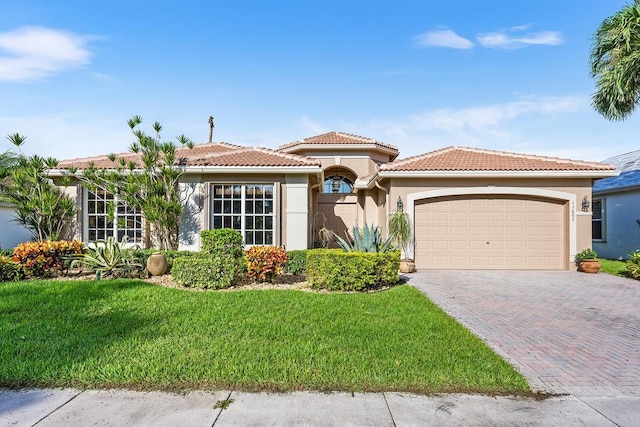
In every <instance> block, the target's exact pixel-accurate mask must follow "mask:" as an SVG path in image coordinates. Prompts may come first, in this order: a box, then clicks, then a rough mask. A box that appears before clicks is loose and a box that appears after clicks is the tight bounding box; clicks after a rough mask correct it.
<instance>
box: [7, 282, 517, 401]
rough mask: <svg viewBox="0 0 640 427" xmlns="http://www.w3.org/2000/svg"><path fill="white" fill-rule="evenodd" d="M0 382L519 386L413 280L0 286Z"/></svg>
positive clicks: (513, 389) (502, 389) (490, 389)
mask: <svg viewBox="0 0 640 427" xmlns="http://www.w3.org/2000/svg"><path fill="white" fill-rule="evenodd" d="M0 386H5V387H67V386H74V387H82V388H102V387H108V388H116V387H125V388H132V389H165V390H184V389H231V388H235V389H244V390H274V391H285V390H303V389H308V390H347V391H381V390H385V391H387V390H388V391H391V390H403V391H413V392H422V393H425V392H453V391H459V392H486V393H525V392H528V391H529V387H528V385H527V383H526V381H525V379H524V378H523V377H522V376H521V375H520V374H518V373H517V372H516V371H515V370H514V369H513V368H512V367H511V366H510V365H509V364H507V363H506V362H505V361H504V360H502V359H501V358H500V357H498V356H497V355H496V354H495V353H493V352H492V351H491V350H490V349H489V348H488V347H487V346H486V345H485V344H484V343H482V342H481V341H480V340H479V339H478V338H476V337H475V336H473V335H472V334H471V333H470V332H468V331H467V330H466V329H464V328H463V327H462V326H460V325H459V324H457V323H456V322H455V321H454V320H452V319H451V318H449V317H448V316H447V315H446V314H444V312H443V311H442V310H440V309H439V308H438V307H436V306H435V305H434V304H432V303H431V302H430V301H429V300H428V299H427V298H426V297H424V296H423V295H422V294H421V293H420V292H419V291H418V290H416V289H414V288H412V287H410V286H398V287H395V288H392V289H390V290H388V291H384V292H378V293H366V294H325V293H310V292H301V291H282V290H261V291H236V292H188V291H183V290H178V289H169V288H163V287H158V286H154V285H150V284H148V283H145V282H142V281H138V280H124V279H123V280H103V281H99V282H95V281H55V280H53V281H31V282H17V283H0Z"/></svg>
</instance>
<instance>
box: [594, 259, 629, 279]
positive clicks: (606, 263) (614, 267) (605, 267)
mask: <svg viewBox="0 0 640 427" xmlns="http://www.w3.org/2000/svg"><path fill="white" fill-rule="evenodd" d="M600 271H601V272H602V273H609V274H612V275H614V276H621V277H629V275H628V274H627V262H626V261H619V260H617V259H604V258H600Z"/></svg>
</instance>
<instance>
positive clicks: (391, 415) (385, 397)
mask: <svg viewBox="0 0 640 427" xmlns="http://www.w3.org/2000/svg"><path fill="white" fill-rule="evenodd" d="M382 398H383V399H384V404H385V405H387V411H389V416H390V417H391V423H392V424H393V427H396V420H394V419H393V414H392V413H391V408H390V407H389V401H388V400H387V394H386V393H382Z"/></svg>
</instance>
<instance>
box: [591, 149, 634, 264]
mask: <svg viewBox="0 0 640 427" xmlns="http://www.w3.org/2000/svg"><path fill="white" fill-rule="evenodd" d="M604 162H605V163H609V164H611V165H613V166H615V167H616V169H618V171H620V175H618V176H616V177H611V178H605V179H600V180H598V181H596V183H595V184H594V186H593V220H592V221H593V235H592V238H593V249H595V250H596V252H598V256H600V257H602V258H610V259H626V258H627V255H628V254H629V253H631V252H633V251H635V250H636V249H639V248H640V150H638V151H633V152H631V153H626V154H621V155H619V156H615V157H611V158H609V159H607V160H605V161H604Z"/></svg>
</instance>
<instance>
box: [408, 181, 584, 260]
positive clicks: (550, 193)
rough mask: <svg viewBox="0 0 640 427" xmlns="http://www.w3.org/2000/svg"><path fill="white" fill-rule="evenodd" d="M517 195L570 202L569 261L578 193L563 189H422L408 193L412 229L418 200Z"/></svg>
mask: <svg viewBox="0 0 640 427" xmlns="http://www.w3.org/2000/svg"><path fill="white" fill-rule="evenodd" d="M498 194H501V195H517V196H537V197H544V198H548V199H556V200H562V201H566V202H569V218H568V219H569V259H568V261H569V263H571V261H572V260H573V258H574V256H575V254H576V247H577V227H576V195H575V194H573V193H565V192H563V191H555V190H547V189H544V188H530V187H454V188H441V189H438V190H429V191H420V192H417V193H411V194H408V195H407V214H409V217H410V219H411V224H412V229H413V230H415V218H414V215H415V213H414V208H415V203H416V201H418V200H423V199H430V198H435V197H444V196H467V195H498ZM409 252H410V253H411V256H412V257H413V256H415V233H414V236H413V238H412V240H411V247H410V249H409Z"/></svg>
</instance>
